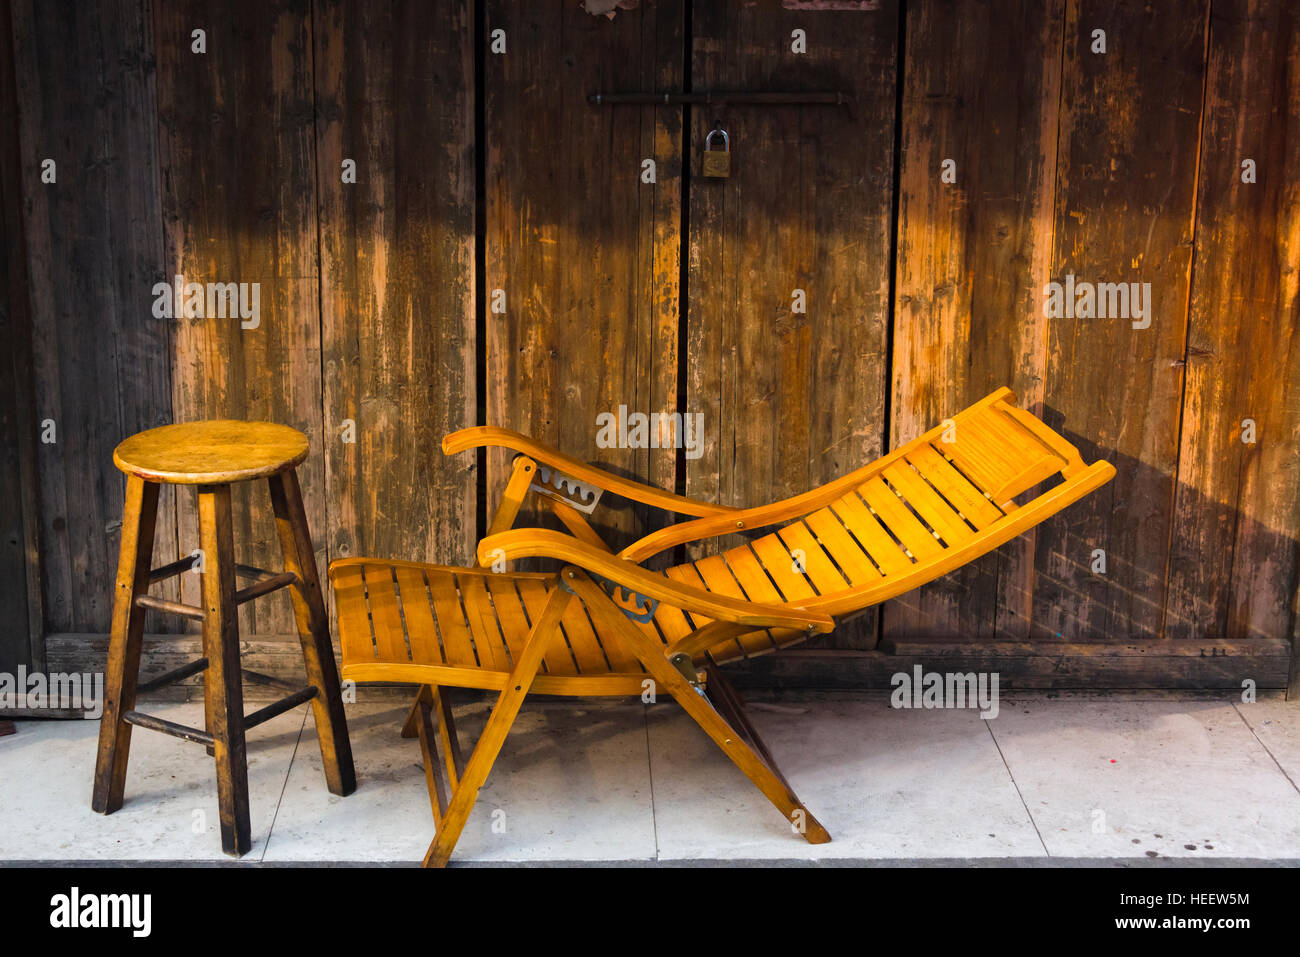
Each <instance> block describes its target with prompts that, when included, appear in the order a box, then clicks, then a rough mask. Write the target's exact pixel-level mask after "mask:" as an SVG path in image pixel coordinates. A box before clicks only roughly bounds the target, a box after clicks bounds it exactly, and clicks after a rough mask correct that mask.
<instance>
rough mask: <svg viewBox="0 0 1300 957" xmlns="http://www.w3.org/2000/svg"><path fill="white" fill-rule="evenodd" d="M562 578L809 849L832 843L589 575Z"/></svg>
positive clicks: (576, 573) (572, 571) (568, 571)
mask: <svg viewBox="0 0 1300 957" xmlns="http://www.w3.org/2000/svg"><path fill="white" fill-rule="evenodd" d="M561 574H564V575H572V576H573V577H572V579H571V584H572V585H573V589H574V591H576V592H577V593H578V594H579V596H581V598H582V600H583V603H584V604H586V606H587V609H588V611H592V612H594V613H596V614H598V615H599V616H600V617H601V620H602V621H603V622H604V623H605V625H606V626H607V627H608V628H609V629H611V630H612V631H613V632H614V633H615V635H617V637H618V638H619V639H620V640H622V641H623V642H624V644H625V646H626V647H627V649H628V650H629V651H630V652H632V653H633V654H635V655H636V657H637V659H638V660H639V661H640V662H641V664H642V665H643V666H644V667H645V669H646V671H648V672H649V673H650V677H651V678H653V679H654V680H655V682H656V684H658V685H659V686H660V687H661V688H664V689H666V690H667V691H668V693H669V694H671V695H672V696H673V698H674V699H676V701H677V703H678V704H680V705H681V706H682V708H683V709H684V710H685V711H686V713H687V714H689V715H690V716H691V717H692V718H694V719H695V723H696V724H698V725H699V726H700V728H701V729H703V731H704V733H705V734H707V735H708V736H709V737H710V738H712V739H713V741H714V743H715V744H717V746H718V747H720V748H721V749H722V752H723V753H724V754H726V755H727V757H729V758H731V760H732V761H733V762H734V763H735V765H736V767H738V768H740V770H741V771H743V772H744V774H745V776H746V777H747V778H749V779H750V780H751V781H753V782H754V785H755V786H756V787H757V788H758V789H759V790H760V791H762V792H763V795H764V797H766V798H767V799H768V800H769V801H771V802H772V804H774V805H775V806H776V808H777V810H779V811H780V812H781V813H782V814H783V815H784V816H785V819H786V820H787V821H789V822H790V824H791V827H792V828H793V829H794V830H795V831H796V832H798V833H800V834H802V835H803V836H804V838H805V839H806V840H807V841H808V843H809V844H825V843H826V842H828V841H829V840H830V839H831V836H830V834H829V833H828V832H827V830H826V828H824V827H822V825H821V823H820V822H819V821H818V820H817V819H816V818H815V817H813V815H812V812H811V811H809V810H808V809H807V808H806V807H805V806H804V805H803V802H802V801H800V800H799V798H798V797H797V796H796V795H795V793H794V791H793V790H792V789H791V788H790V786H789V785H788V784H787V783H786V782H785V781H784V779H783V778H782V777H781V775H780V774H778V773H777V772H776V771H774V770H773V769H772V768H771V767H770V766H769V765H768V764H767V762H765V761H764V760H763V759H762V758H761V757H759V756H758V755H757V754H756V753H755V752H754V749H753V748H752V747H751V746H750V745H749V744H748V743H747V742H746V741H745V738H744V736H743V735H742V734H741V733H740V732H739V731H737V730H736V729H735V728H733V727H732V726H731V725H730V724H729V723H728V722H727V721H726V719H725V718H723V717H722V715H720V714H719V713H718V712H717V710H716V709H715V708H714V707H713V706H712V705H711V704H710V703H709V701H708V699H707V698H705V697H704V696H703V695H702V694H700V693H699V692H697V691H696V690H695V689H694V688H693V687H691V685H690V684H688V683H687V681H686V679H685V678H684V677H682V675H680V674H679V673H678V672H677V669H676V668H674V667H673V666H672V665H671V664H669V663H668V659H667V658H665V657H664V653H663V646H662V645H657V644H656V643H655V642H653V641H652V640H651V639H650V637H649V636H648V635H646V634H644V633H643V632H641V631H640V630H638V629H637V628H635V627H633V625H632V623H631V622H629V621H628V620H627V618H626V617H624V615H623V613H622V612H621V611H619V609H618V606H617V605H615V604H614V603H613V602H612V601H611V600H610V598H609V596H608V595H606V594H605V592H604V591H602V590H601V588H600V587H599V586H598V585H596V584H595V582H593V581H592V580H591V579H590V578H588V577H587V575H586V573H585V572H582V571H580V570H578V569H572V568H566V569H564V571H563V572H561Z"/></svg>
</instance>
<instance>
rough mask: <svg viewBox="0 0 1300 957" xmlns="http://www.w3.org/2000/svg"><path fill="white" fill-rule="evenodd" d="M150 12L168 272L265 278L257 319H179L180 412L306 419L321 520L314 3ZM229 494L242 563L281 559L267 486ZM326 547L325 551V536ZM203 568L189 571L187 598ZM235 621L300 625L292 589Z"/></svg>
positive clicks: (206, 3)
mask: <svg viewBox="0 0 1300 957" xmlns="http://www.w3.org/2000/svg"><path fill="white" fill-rule="evenodd" d="M154 16H155V25H156V26H155V33H156V36H157V61H158V112H159V136H160V140H161V155H162V165H163V170H164V171H165V177H164V186H165V191H164V195H163V225H164V231H165V240H166V257H165V258H166V262H167V267H168V270H169V272H170V274H172V275H176V274H179V275H183V276H184V277H185V281H186V282H198V283H208V282H223V283H224V282H239V283H258V284H259V289H260V316H259V317H258V319H259V321H258V325H257V326H256V327H255V328H251V327H250V328H247V329H245V328H241V320H240V318H239V317H238V316H236V317H233V318H218V317H215V316H201V317H193V318H182V319H179V320H176V321H175V322H174V327H175V357H174V369H173V376H174V383H175V390H174V391H175V395H174V402H175V409H176V419H177V421H186V420H193V419H204V418H229V419H254V420H267V421H273V422H280V423H283V424H284V425H290V426H293V427H294V428H297V429H301V430H302V431H303V432H305V433H306V434H307V436H308V438H309V439H310V441H311V447H312V454H311V455H310V456H309V457H308V459H307V461H306V462H305V463H303V465H302V466H301V468H300V470H299V478H300V479H301V481H302V486H303V497H304V500H305V502H306V507H307V513H308V516H309V519H310V524H311V527H312V528H324V527H325V521H324V515H325V509H324V458H323V455H322V447H323V437H322V434H321V351H320V348H321V344H320V310H319V297H318V283H319V275H318V269H317V265H318V261H317V231H316V203H315V194H316V187H315V180H316V164H315V135H314V129H313V89H312V79H311V78H312V62H311V60H312V37H311V17H310V5H309V3H308V2H307V0H269V2H267V0H257V2H239V3H236V4H234V5H233V6H231V5H229V4H225V3H217V2H215V0H157V2H156V3H155V7H154ZM196 29H203V30H206V42H207V52H206V53H195V52H192V51H193V45H192V39H191V37H192V31H194V30H196ZM249 321H250V323H251V322H252V320H251V319H250V320H249ZM233 492H234V495H233V521H234V535H235V555H236V558H237V560H238V561H240V562H244V563H250V564H254V565H258V566H260V567H262V568H274V567H276V566H277V563H278V561H279V554H278V553H279V547H278V539H277V538H276V534H275V525H274V522H273V520H272V516H271V509H270V503H269V501H268V500H267V495H266V492H265V488H264V487H263V486H261V485H260V483H246V484H242V485H237V486H235V487H234V489H233ZM250 493H253V494H250ZM182 504H183V507H182V508H181V511H180V528H181V537H182V540H183V541H184V542H186V543H189V542H194V541H197V537H198V536H197V526H196V524H195V513H194V509H193V503H192V501H191V500H190V499H189V497H185V498H184V499H182ZM190 547H193V546H190ZM315 558H316V561H317V563H318V564H320V563H323V562H324V560H325V553H324V549H323V548H321V547H319V546H318V547H317V554H316V556H315ZM196 577H197V576H194V575H188V574H187V575H183V576H181V580H182V582H183V583H184V585H183V587H184V588H185V590H186V595H187V600H190V601H193V600H195V599H197V582H195V581H193V579H194V578H196ZM239 621H240V629H241V634H242V635H244V636H245V637H247V636H249V635H252V634H255V633H260V634H276V635H292V634H295V633H296V629H295V627H294V624H293V614H292V609H291V607H290V602H289V597H288V595H286V594H284V593H277V594H276V595H274V596H271V597H267V598H263V599H261V600H259V601H257V602H249V603H247V604H245V605H243V606H241V608H240V610H239Z"/></svg>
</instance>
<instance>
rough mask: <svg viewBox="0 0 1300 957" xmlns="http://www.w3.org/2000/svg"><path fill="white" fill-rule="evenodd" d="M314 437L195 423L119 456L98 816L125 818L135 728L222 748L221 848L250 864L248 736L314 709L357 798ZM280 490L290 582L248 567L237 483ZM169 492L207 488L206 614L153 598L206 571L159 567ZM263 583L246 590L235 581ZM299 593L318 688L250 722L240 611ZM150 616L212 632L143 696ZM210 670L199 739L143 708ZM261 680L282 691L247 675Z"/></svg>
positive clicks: (262, 426) (334, 783)
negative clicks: (309, 508)
mask: <svg viewBox="0 0 1300 957" xmlns="http://www.w3.org/2000/svg"><path fill="white" fill-rule="evenodd" d="M307 450H308V444H307V437H306V436H305V435H303V434H302V433H301V432H299V431H298V430H296V429H291V428H288V427H287V426H283V425H275V424H273V423H270V422H237V421H229V420H227V421H215V422H189V423H185V424H183V425H167V426H163V427H162V428H158V429H150V430H149V431H148V432H141V433H140V434H138V435H133V436H131V438H129V439H127V440H126V441H125V442H123V443H122V444H121V445H119V446H118V447H117V449H116V451H115V452H114V453H113V464H115V465H116V466H117V467H118V468H119V469H121V470H122V471H123V472H125V473H126V476H127V479H126V505H125V508H124V509H123V512H122V547H121V553H120V555H119V558H118V565H117V587H116V591H115V594H114V597H113V631H112V636H111V638H110V640H109V646H108V669H107V674H106V675H105V682H104V684H105V687H104V711H103V717H102V718H101V719H100V725H99V757H98V759H97V761H96V764H95V792H94V797H93V799H92V801H91V807H93V808H94V809H95V810H96V811H99V812H100V813H102V814H111V813H112V812H114V811H116V810H117V809H118V808H120V807H121V806H122V795H123V790H124V787H125V783H126V764H127V757H128V755H129V752H130V748H131V726H132V725H139V726H140V727H142V728H148V729H149V730H152V731H162V732H164V733H166V734H170V735H174V736H176V737H178V738H183V739H185V740H187V741H194V742H197V743H200V744H205V745H207V746H208V752H209V753H210V754H212V755H213V756H214V757H215V758H216V762H217V797H218V803H219V805H220V809H221V847H222V850H224V851H225V852H226V853H227V854H232V855H235V856H239V855H241V854H245V853H247V851H248V849H249V847H250V846H251V844H252V841H251V834H250V828H249V822H248V760H247V754H246V751H245V745H244V733H245V732H246V731H247V730H248V729H249V728H252V727H256V726H257V725H259V724H262V723H263V722H265V721H268V720H270V719H271V718H274V717H275V716H276V715H279V714H283V713H284V712H286V711H288V710H290V709H291V708H295V707H297V706H298V705H300V704H302V703H303V702H305V701H310V702H311V703H312V710H313V713H314V715H315V718H316V735H317V737H318V738H319V739H320V749H321V758H322V760H323V762H324V765H325V780H326V783H327V784H328V786H329V789H330V792H331V793H333V794H339V795H347V794H351V793H352V792H353V791H354V790H355V789H356V772H355V771H354V770H353V767H352V747H351V744H350V743H349V742H348V729H347V723H346V722H345V720H344V717H343V700H342V696H341V695H340V693H339V676H338V670H337V669H336V667H335V664H334V651H333V649H332V647H331V646H330V637H329V620H328V618H327V617H326V614H325V604H324V601H323V599H322V597H321V590H320V581H319V580H318V579H317V577H316V560H315V558H314V556H313V553H312V546H311V535H310V533H309V532H308V529H307V515H306V512H305V510H304V509H303V504H302V492H301V490H300V488H299V486H298V476H297V473H296V472H295V471H294V469H295V467H296V466H298V465H299V464H300V463H301V462H302V461H303V460H304V459H306V458H307ZM261 478H264V479H266V480H267V484H268V485H270V487H271V505H272V508H273V509H274V511H275V525H276V529H277V531H278V532H279V536H280V549H281V551H282V553H283V555H284V571H283V572H279V573H277V572H268V571H263V570H262V569H259V568H253V567H251V566H248V565H236V564H235V560H234V538H233V534H232V531H231V524H230V484H231V483H232V482H244V481H248V480H249V479H261ZM163 482H170V483H174V484H177V485H197V486H198V494H199V547H200V548H201V549H202V566H201V572H202V595H203V602H202V607H195V606H193V605H187V604H184V603H182V602H175V601H167V600H165V599H162V598H154V597H152V596H150V595H149V594H148V590H149V586H150V585H151V584H152V583H154V582H158V581H163V580H165V579H168V578H172V577H174V576H176V575H179V574H181V573H182V572H184V571H185V570H187V569H189V568H191V567H192V566H193V564H194V559H193V558H182V559H180V560H179V561H175V562H172V563H171V564H170V565H164V566H163V567H162V568H157V569H151V568H150V567H149V566H150V563H151V558H152V555H153V538H154V522H155V519H156V517H157V510H158V490H159V486H160V484H161V483H163ZM236 575H240V576H242V577H245V578H251V579H252V583H251V584H249V585H247V586H245V587H244V588H242V589H240V590H238V591H236V590H235V576H236ZM285 586H290V588H291V589H292V595H293V610H294V617H295V618H296V620H297V624H298V635H299V637H300V639H301V641H302V656H303V660H304V661H305V662H306V665H307V680H308V681H309V682H310V684H308V686H307V687H305V688H302V689H300V690H298V691H295V692H294V693H293V694H291V695H289V696H288V697H287V698H282V699H281V700H280V701H277V702H276V703H275V704H272V705H268V706H267V707H265V708H262V709H261V710H260V711H256V712H254V713H253V714H250V715H245V714H244V692H243V681H242V673H241V671H240V668H239V624H238V620H237V618H236V616H235V610H236V608H237V607H238V606H239V605H241V604H243V603H244V602H246V601H250V600H252V599H254V598H258V597H260V596H262V595H266V594H269V593H270V592H273V591H275V590H277V589H279V588H284V587H285ZM146 609H154V610H156V611H163V612H171V613H174V614H179V615H184V616H185V617H187V618H193V619H196V620H198V621H202V622H203V655H204V657H202V658H200V659H198V660H197V661H193V662H191V663H189V664H187V665H183V666H181V667H180V668H177V669H175V670H173V671H169V672H167V673H166V674H164V675H160V676H159V677H157V678H154V679H153V680H151V681H148V682H145V683H143V684H139V685H137V678H138V674H139V670H140V645H141V639H142V637H143V634H144V613H145V610H146ZM200 671H204V672H206V674H205V676H204V684H203V700H204V712H205V718H206V725H207V727H206V730H202V731H200V730H199V729H197V728H190V727H186V726H185V725H180V724H176V723H175V722H172V721H166V720H164V719H162V718H158V717H154V716H152V715H147V714H142V713H140V712H138V711H136V710H134V709H135V696H136V692H137V691H152V690H153V689H155V688H159V687H162V686H163V685H165V684H169V683H170V682H173V681H179V680H181V679H183V678H186V677H189V676H190V675H193V674H197V673H198V672H200ZM247 674H248V676H249V678H250V680H264V681H271V682H273V683H278V682H274V679H268V678H266V677H265V676H263V675H257V674H254V673H253V672H248V673H247Z"/></svg>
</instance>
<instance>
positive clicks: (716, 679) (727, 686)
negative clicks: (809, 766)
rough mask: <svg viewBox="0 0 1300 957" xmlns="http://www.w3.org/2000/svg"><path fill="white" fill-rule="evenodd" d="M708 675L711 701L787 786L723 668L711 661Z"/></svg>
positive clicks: (787, 784)
mask: <svg viewBox="0 0 1300 957" xmlns="http://www.w3.org/2000/svg"><path fill="white" fill-rule="evenodd" d="M705 672H706V674H707V675H708V679H709V681H708V687H709V689H710V691H712V692H714V693H712V694H710V695H709V696H708V697H709V701H710V702H711V703H712V704H713V706H714V708H716V709H717V711H718V713H719V714H720V715H722V717H723V718H724V719H726V721H727V722H728V723H729V724H730V725H731V726H732V727H734V728H736V729H737V730H738V731H739V732H740V733H741V734H742V735H743V736H744V737H745V740H746V741H748V742H749V744H750V746H751V747H753V749H754V750H755V751H757V752H758V754H759V756H760V757H761V758H762V759H763V763H764V764H766V765H767V766H768V767H769V768H771V769H772V772H773V773H774V774H775V775H776V776H777V777H779V778H780V779H781V782H782V783H783V784H785V786H786V787H789V786H790V782H789V781H787V780H786V777H785V775H784V774H782V773H781V769H780V768H779V767H777V765H776V758H774V757H772V752H771V751H769V750H768V748H767V744H766V743H765V742H764V741H763V739H762V737H760V736H759V733H758V729H757V728H756V727H754V722H753V721H751V720H750V718H749V713H748V712H747V711H746V710H745V701H744V699H743V698H741V697H740V693H739V692H737V691H736V689H735V687H733V686H732V684H731V682H730V681H728V680H727V679H726V676H725V675H723V673H722V670H721V669H720V668H718V666H717V665H714V664H712V663H710V664H709V665H708V666H706V668H705Z"/></svg>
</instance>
